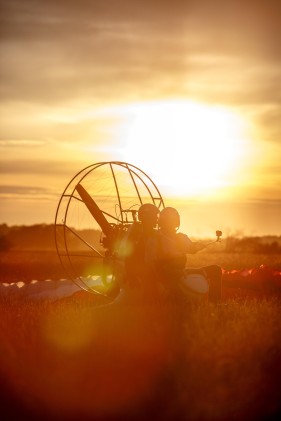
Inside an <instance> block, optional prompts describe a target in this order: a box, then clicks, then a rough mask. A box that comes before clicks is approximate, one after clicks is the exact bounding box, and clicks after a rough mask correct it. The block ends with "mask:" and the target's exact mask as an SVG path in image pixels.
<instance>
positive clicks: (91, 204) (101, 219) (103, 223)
mask: <svg viewBox="0 0 281 421" xmlns="http://www.w3.org/2000/svg"><path fill="white" fill-rule="evenodd" d="M75 188H76V190H77V192H78V194H79V196H80V197H81V199H82V200H83V202H84V203H85V205H86V206H87V208H88V210H89V212H90V213H91V215H92V216H93V217H94V218H95V220H96V221H97V223H98V224H99V226H100V227H101V229H102V231H103V233H104V234H105V235H106V236H110V234H111V232H112V227H111V226H110V224H109V222H108V221H107V219H106V218H105V216H104V214H103V213H102V211H101V210H100V208H99V207H98V205H97V204H96V202H95V201H94V199H93V198H92V197H91V196H90V195H89V193H88V192H87V190H85V189H84V187H83V186H82V185H81V184H77V185H76V187H75Z"/></svg>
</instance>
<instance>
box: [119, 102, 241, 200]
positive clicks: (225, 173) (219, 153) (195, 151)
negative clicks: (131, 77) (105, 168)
mask: <svg viewBox="0 0 281 421" xmlns="http://www.w3.org/2000/svg"><path fill="white" fill-rule="evenodd" d="M120 114H121V122H122V123H121V124H120V126H119V129H118V137H119V140H120V143H121V145H122V159H123V160H124V161H127V162H130V163H132V164H134V165H137V166H140V168H142V169H144V171H145V172H147V173H148V174H150V175H151V176H152V178H153V180H155V182H156V183H157V184H158V185H159V186H160V187H161V191H162V190H163V191H164V190H165V193H166V194H169V195H173V196H174V195H175V196H181V197H182V196H190V195H192V196H193V195H202V194H203V195H205V194H212V192H216V191H218V190H219V189H220V188H222V187H226V186H228V185H230V184H232V183H233V179H235V177H236V176H237V177H239V170H240V167H241V164H242V162H243V157H245V155H246V152H247V142H246V139H245V138H244V122H243V119H242V117H241V116H239V115H238V114H235V113H234V112H232V111H230V110H228V109H227V108H224V107H216V106H210V105H204V104H199V103H194V102H188V101H168V102H155V103H143V104H133V105H130V106H126V107H124V106H123V107H121V108H120Z"/></svg>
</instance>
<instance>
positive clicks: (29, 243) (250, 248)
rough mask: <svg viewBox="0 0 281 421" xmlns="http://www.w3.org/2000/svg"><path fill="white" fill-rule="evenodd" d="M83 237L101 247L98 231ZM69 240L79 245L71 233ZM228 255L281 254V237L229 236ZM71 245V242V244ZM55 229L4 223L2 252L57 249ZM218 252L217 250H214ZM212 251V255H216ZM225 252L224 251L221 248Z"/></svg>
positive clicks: (0, 234) (226, 242)
mask: <svg viewBox="0 0 281 421" xmlns="http://www.w3.org/2000/svg"><path fill="white" fill-rule="evenodd" d="M80 232H81V233H83V238H84V239H85V240H86V241H88V242H89V243H90V244H92V245H93V246H94V247H96V248H100V236H101V233H100V231H98V230H81V231H80ZM68 241H70V242H72V245H75V244H76V243H77V244H78V243H79V241H78V242H77V238H76V237H75V236H73V235H72V234H70V236H68ZM75 242H76V243H75ZM223 244H224V252H226V253H257V254H278V253H281V236H279V237H278V236H264V237H242V238H237V237H231V236H230V237H227V238H226V239H224V240H223ZM69 245H70V243H69ZM55 249H56V246H55V226H54V225H53V224H50V225H47V224H38V225H31V226H25V225H23V226H8V225H7V224H0V251H8V250H55ZM212 251H213V252H216V251H217V250H216V249H213V250H212ZM212 251H211V250H210V252H212ZM220 251H221V249H220Z"/></svg>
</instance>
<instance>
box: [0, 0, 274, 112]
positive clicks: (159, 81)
mask: <svg viewBox="0 0 281 421" xmlns="http://www.w3.org/2000/svg"><path fill="white" fill-rule="evenodd" d="M245 3H246V4H245ZM5 4H6V13H4V14H3V17H2V31H3V37H2V57H3V58H4V60H3V62H4V63H6V64H5V65H3V66H2V67H1V72H2V77H1V80H2V84H1V92H2V98H3V99H6V100H8V99H9V100H11V99H14V100H19V99H25V101H31V102H32V101H34V102H37V103H38V102H41V103H49V104H56V103H65V102H67V101H68V100H71V99H72V100H73V101H74V100H76V101H78V100H80V101H83V100H84V101H92V102H94V103H101V102H106V103H110V102H116V101H120V100H121V101H128V100H136V99H137V98H138V99H139V100H141V99H150V98H153V97H154V98H155V97H162V96H171V95H174V96H188V95H197V96H200V97H204V98H205V99H208V98H209V97H213V99H214V98H215V96H216V95H219V97H220V99H221V100H228V101H230V97H231V95H232V94H233V92H232V91H235V92H237V91H236V88H235V89H233V90H232V91H231V90H230V92H229V98H227V95H223V94H222V91H223V90H225V86H226V85H228V88H229V89H230V87H231V86H233V82H235V80H236V79H237V78H238V80H240V79H241V76H243V75H245V78H246V79H247V76H248V75H249V79H250V81H251V84H252V85H253V89H255V88H257V87H259V86H260V82H261V78H265V80H267V78H268V76H269V79H270V81H269V84H272V86H275V87H276V86H277V83H279V82H280V79H278V78H275V79H274V77H273V76H272V72H271V69H272V67H274V66H276V65H278V66H279V65H280V61H281V59H280V56H281V52H280V47H279V42H278V40H279V39H280V38H281V29H280V26H279V25H278V17H277V16H279V15H278V12H279V11H280V7H281V6H278V4H279V3H277V2H274V1H272V0H271V1H268V2H267V3H266V5H265V3H264V2H262V1H255V2H254V1H250V2H242V1H236V2H234V1H229V2H224V1H222V0H220V1H219V0H216V1H213V2H206V1H175V2H172V3H171V2H168V1H161V2H160V1H155V2H148V1H134V2H131V1H114V2H110V4H109V3H108V2H105V1H95V2H92V1H85V0H83V1H79V2H76V1H62V0H60V1H48V2H45V1H37V2H34V1H31V0H27V1H25V2H18V1H14V0H11V1H9V2H5ZM226 4H227V6H226ZM278 35H280V36H278ZM206 54H208V55H209V61H208V62H207V63H206V62H204V61H201V62H200V61H197V63H195V61H194V58H196V57H198V56H199V57H200V56H201V57H202V56H204V55H206ZM220 58H229V62H232V67H231V66H230V65H229V66H226V67H224V68H222V67H221V64H222V63H221V59H220ZM233 58H236V60H233ZM261 61H262V65H263V68H264V69H265V72H264V75H263V76H260V77H259V76H258V75H256V69H257V67H258V66H259V65H260V62H261ZM221 76H223V81H222V80H221ZM202 79H203V80H204V81H205V82H206V83H202ZM241 83H242V86H241V89H240V92H241V91H242V90H243V89H244V91H247V90H248V89H250V88H249V86H245V84H244V85H243V80H241ZM264 83H265V82H264ZM234 85H236V86H237V85H238V83H234ZM192 86H193V88H192ZM266 88H267V86H265V89H266ZM250 90H251V89H250ZM272 91H275V92H277V89H275V90H274V89H271V92H272ZM226 92H228V90H226ZM250 95H251V94H250ZM242 100H243V98H242ZM246 100H247V98H246Z"/></svg>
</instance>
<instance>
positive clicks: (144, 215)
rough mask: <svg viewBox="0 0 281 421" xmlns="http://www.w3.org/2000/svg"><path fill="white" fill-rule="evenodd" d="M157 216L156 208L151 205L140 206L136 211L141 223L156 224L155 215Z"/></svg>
mask: <svg viewBox="0 0 281 421" xmlns="http://www.w3.org/2000/svg"><path fill="white" fill-rule="evenodd" d="M158 214H159V209H158V208H157V206H155V205H153V204H152V203H145V204H144V205H141V206H140V208H139V210H138V219H139V221H141V222H150V221H153V222H155V224H156V222H157V215H158Z"/></svg>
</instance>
